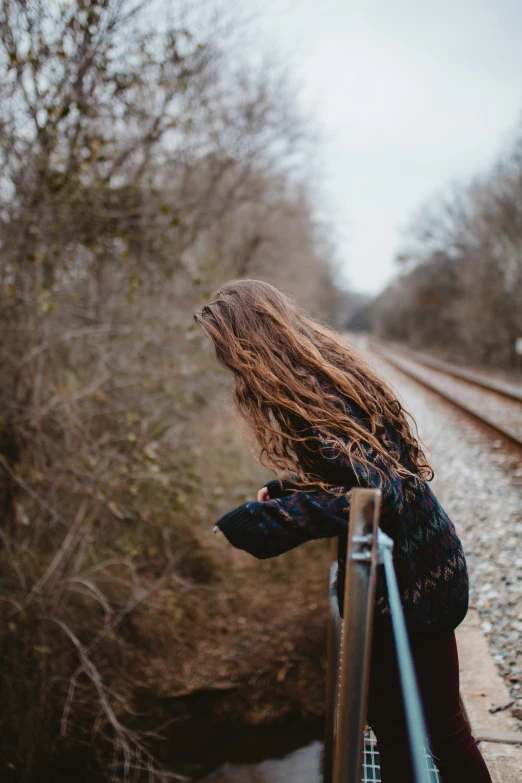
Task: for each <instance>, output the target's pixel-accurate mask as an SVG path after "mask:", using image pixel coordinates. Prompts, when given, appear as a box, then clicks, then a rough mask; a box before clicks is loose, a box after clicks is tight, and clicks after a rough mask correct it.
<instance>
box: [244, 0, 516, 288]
mask: <svg viewBox="0 0 522 783" xmlns="http://www.w3.org/2000/svg"><path fill="white" fill-rule="evenodd" d="M256 5H257V0H256ZM262 7H263V11H261V13H260V18H259V19H258V21H257V22H256V24H258V25H259V26H260V32H261V33H262V35H261V38H263V39H265V43H266V44H267V45H269V46H272V47H274V48H275V49H277V50H278V51H280V52H282V53H287V54H288V56H289V58H290V70H291V73H292V75H293V77H294V78H296V79H297V80H298V81H299V82H300V83H301V84H302V87H303V99H304V102H305V104H306V106H307V107H308V108H310V107H312V108H313V110H314V114H315V115H316V118H317V123H318V125H319V127H320V128H321V129H322V132H323V139H324V140H323V142H322V149H321V159H322V160H323V161H324V165H325V178H326V181H327V188H328V198H329V203H330V205H331V207H332V215H333V220H334V224H335V229H336V232H337V235H338V240H339V241H338V246H339V256H340V258H341V260H342V263H343V270H345V277H344V280H345V282H349V283H350V285H351V287H352V288H355V289H356V290H358V291H364V292H368V293H377V292H378V291H380V290H381V289H382V288H384V287H385V285H386V283H387V282H388V281H389V280H390V279H391V277H392V276H393V275H394V274H395V267H394V264H393V257H394V255H395V253H396V252H397V250H398V249H399V246H400V241H401V232H402V231H403V230H404V227H405V226H406V225H407V223H408V221H409V219H410V217H411V214H412V212H413V211H414V210H415V208H416V207H417V206H418V205H419V204H420V203H422V202H423V201H425V200H426V199H427V198H429V197H430V196H431V195H432V194H433V193H435V192H437V191H439V190H440V189H441V188H443V187H444V186H445V185H447V184H448V183H450V182H453V181H457V182H458V181H465V180H466V179H467V178H468V177H470V176H472V175H473V174H475V173H480V172H481V171H483V170H485V169H487V167H488V165H490V164H491V163H492V161H493V160H494V158H495V157H496V155H497V154H498V153H499V151H500V150H501V149H502V147H503V145H504V144H505V143H506V142H507V140H508V139H509V138H510V136H511V134H512V133H513V130H514V128H515V126H516V125H517V122H518V121H519V120H520V118H521V116H522V0H424V2H422V0H421V1H419V0H360V1H359V2H355V0H263V6H262Z"/></svg>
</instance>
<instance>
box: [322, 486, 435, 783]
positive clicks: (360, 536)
mask: <svg viewBox="0 0 522 783" xmlns="http://www.w3.org/2000/svg"><path fill="white" fill-rule="evenodd" d="M350 491H351V503H350V520H349V528H348V541H347V552H346V574H345V586H344V612H343V615H344V619H343V620H341V618H340V615H339V608H338V603H337V591H336V582H337V568H338V567H337V557H336V540H334V541H333V542H332V563H331V567H330V584H329V600H330V619H329V627H328V675H327V690H326V725H325V741H324V757H323V781H324V783H360V781H361V780H362V767H363V749H364V726H365V721H366V708H367V701H368V685H369V675H370V655H371V641H372V622H373V611H374V596H375V581H376V575H377V568H378V567H381V566H382V567H384V571H385V577H386V585H387V589H388V601H389V606H390V611H391V620H392V628H393V635H394V639H395V646H396V651H397V660H398V665H399V672H400V679H401V686H402V693H403V701H404V708H405V714H406V722H407V730H408V735H409V741H410V753H411V760H412V767H413V771H414V777H415V781H416V783H430V780H433V778H430V773H429V771H428V767H427V764H426V758H427V756H426V748H427V747H428V743H427V733H426V725H425V721H424V715H423V710H422V705H421V700H420V695H419V691H418V687H417V681H416V677H415V670H414V666H413V658H412V655H411V650H410V645H409V641H408V634H407V630H406V624H405V621H404V615H403V612H402V605H401V600H400V594H399V590H398V586H397V579H396V576H395V569H394V566H393V554H392V553H393V541H392V540H391V538H389V537H388V536H387V535H386V534H385V533H383V531H382V530H380V529H379V513H380V503H381V493H380V491H379V490H370V489H358V488H355V489H352V490H350Z"/></svg>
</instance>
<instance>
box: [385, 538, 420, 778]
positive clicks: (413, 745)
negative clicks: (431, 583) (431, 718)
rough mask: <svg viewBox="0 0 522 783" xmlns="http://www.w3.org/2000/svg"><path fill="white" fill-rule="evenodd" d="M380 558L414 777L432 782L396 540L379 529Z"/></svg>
mask: <svg viewBox="0 0 522 783" xmlns="http://www.w3.org/2000/svg"><path fill="white" fill-rule="evenodd" d="M378 542H379V561H380V562H383V563H384V570H385V574H386V584H387V587H388V601H389V604H390V612H391V619H392V626H393V633H394V636H395V649H396V651H397V660H398V663H399V672H400V678H401V686H402V695H403V700H404V712H405V713H406V723H407V727H408V737H409V740H410V753H411V761H412V766H413V772H414V776H415V783H430V774H429V772H428V769H427V766H426V760H425V757H424V748H427V747H428V742H427V731H426V724H425V722H424V713H423V710H422V704H421V699H420V694H419V688H418V685H417V679H416V677H415V669H414V666H413V658H412V654H411V649H410V643H409V640H408V634H407V631H406V623H405V621H404V614H403V611H402V604H401V599H400V594H399V588H398V586H397V577H396V576H395V568H394V566H393V556H392V549H393V541H392V539H391V538H390V537H389V536H387V535H386V534H385V533H383V531H382V530H379V536H378Z"/></svg>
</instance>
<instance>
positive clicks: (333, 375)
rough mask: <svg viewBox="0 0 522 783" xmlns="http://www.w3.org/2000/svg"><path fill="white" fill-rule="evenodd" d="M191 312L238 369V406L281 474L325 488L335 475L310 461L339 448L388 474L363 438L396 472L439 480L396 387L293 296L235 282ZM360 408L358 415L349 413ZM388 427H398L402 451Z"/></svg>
mask: <svg viewBox="0 0 522 783" xmlns="http://www.w3.org/2000/svg"><path fill="white" fill-rule="evenodd" d="M194 319H195V321H196V323H198V324H200V325H201V326H202V327H203V329H204V330H205V332H206V333H207V334H208V336H209V337H210V339H211V341H212V343H213V345H214V348H215V351H216V357H217V359H218V361H219V363H220V364H221V365H223V366H224V367H226V368H227V369H228V370H231V371H232V372H233V374H234V380H235V384H234V390H233V400H234V404H235V407H236V409H237V410H238V411H239V413H240V415H241V416H242V417H243V419H244V420H245V421H246V422H247V424H248V425H249V426H250V428H251V429H252V431H253V434H254V436H255V441H256V442H257V444H258V446H259V448H260V451H259V455H258V457H259V460H260V462H261V463H262V464H263V465H265V466H266V467H268V468H271V469H272V470H274V471H275V472H276V473H279V474H282V476H281V477H282V478H291V480H292V481H293V483H294V484H296V485H297V486H300V487H301V486H302V487H305V486H306V488H308V489H310V488H311V487H312V486H316V487H317V486H318V487H321V488H322V489H327V488H328V487H329V486H330V485H329V482H327V481H326V482H325V481H324V480H323V478H324V476H323V477H322V476H321V472H320V471H317V470H316V471H314V470H313V469H311V468H313V466H314V465H315V466H317V459H316V458H317V455H318V454H319V455H320V456H321V457H324V458H326V459H328V458H329V457H328V456H327V455H328V454H329V455H332V454H335V455H336V456H338V454H339V452H344V453H346V454H347V455H348V457H349V459H350V461H351V463H352V466H353V460H354V459H355V460H357V462H358V463H359V464H360V465H361V464H362V465H364V466H365V470H366V471H367V470H368V469H369V467H370V465H371V467H372V468H374V469H377V471H378V472H379V474H381V475H383V472H382V471H381V470H380V469H379V467H378V465H376V464H375V457H374V461H373V462H371V463H370V462H369V461H368V459H367V455H366V453H365V450H364V445H365V444H368V445H369V446H370V447H372V448H373V449H374V450H375V452H376V453H377V454H378V455H380V457H379V459H380V460H382V459H385V460H386V462H387V464H388V466H389V467H390V468H391V469H392V470H394V471H396V472H397V473H398V474H399V475H401V476H403V477H404V476H415V477H418V476H422V477H423V478H425V479H426V480H427V481H430V480H431V479H432V478H433V476H434V472H433V469H432V468H431V467H430V465H429V464H428V462H427V461H426V457H425V456H424V453H423V451H422V449H421V447H420V445H419V442H418V440H417V438H416V437H415V436H414V435H413V433H412V430H411V428H410V425H409V423H408V420H407V418H406V415H407V416H409V417H410V419H411V420H412V422H413V424H414V425H415V430H416V431H417V425H416V422H415V419H414V418H413V416H412V415H411V414H410V413H408V411H406V410H405V409H404V408H403V407H402V405H401V403H400V402H399V401H398V400H397V398H396V394H395V393H394V391H393V389H392V387H391V386H390V385H389V384H388V383H386V381H384V380H383V378H381V377H380V376H379V375H378V374H377V373H376V372H375V370H373V369H372V368H371V367H370V366H369V365H368V364H367V362H366V361H365V360H364V358H363V356H362V354H361V353H360V352H359V351H358V350H356V349H355V348H354V347H353V346H352V345H350V344H349V343H348V342H347V341H346V340H345V339H343V338H342V337H341V336H340V335H339V334H338V333H337V332H335V331H334V330H333V329H331V328H330V327H328V326H327V325H325V324H323V323H321V322H320V321H318V320H316V319H314V318H312V317H311V316H310V315H309V314H308V313H306V312H305V311H304V309H303V308H300V307H298V306H297V304H296V303H295V302H294V301H293V300H292V299H291V297H289V296H287V295H286V294H283V293H282V292H281V291H279V290H278V289H277V288H274V286H272V285H270V284H269V283H266V282H264V281H262V280H252V279H237V280H230V281H229V282H227V283H225V284H224V285H222V286H221V287H220V288H218V290H217V291H215V292H214V293H213V294H212V296H211V297H210V299H209V301H208V302H207V304H206V305H205V306H204V307H203V308H202V309H201V310H200V311H198V312H197V313H196V314H195V315H194ZM343 398H344V401H343ZM346 401H347V402H348V407H346ZM353 406H355V410H356V411H357V413H358V415H357V418H355V417H354V416H353V415H350V409H351V408H352V409H353ZM361 417H362V418H363V419H364V421H362V423H361ZM390 427H391V428H393V429H394V430H395V431H396V433H398V435H399V439H398V441H399V444H400V447H399V449H397V448H396V443H393V442H392V440H393V441H397V438H396V437H394V438H392V439H390V437H389V431H388V432H387V429H388V430H389V428H390ZM314 459H315V462H314Z"/></svg>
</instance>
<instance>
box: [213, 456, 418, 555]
mask: <svg viewBox="0 0 522 783" xmlns="http://www.w3.org/2000/svg"><path fill="white" fill-rule="evenodd" d="M364 451H365V455H366V459H368V460H369V462H370V466H369V467H364V466H363V465H362V464H359V463H357V461H355V460H354V461H350V459H349V457H348V456H347V455H346V454H344V453H343V454H340V455H339V456H335V457H332V454H331V452H330V453H329V458H328V463H329V467H330V468H332V467H334V468H335V472H336V475H340V474H341V473H342V471H343V470H344V475H345V476H346V481H345V483H343V484H337V485H335V486H331V487H330V488H329V490H324V491H323V490H316V491H310V492H308V491H302V490H298V491H293V492H291V493H290V494H287V495H285V496H283V497H277V498H273V499H272V496H271V499H270V500H267V501H250V502H247V503H243V504H242V505H241V506H239V507H238V508H236V509H234V510H233V511H230V512H229V513H228V514H225V515H224V516H223V517H221V519H219V520H218V521H217V523H216V525H217V527H219V528H220V530H221V531H222V532H223V533H224V535H225V536H226V537H227V539H228V540H229V541H230V543H231V544H232V545H233V546H235V547H237V548H238V549H243V550H245V551H246V552H249V553H250V554H251V555H253V556H254V557H258V558H262V559H264V558H269V557H276V556H277V555H280V554H282V553H283V552H287V551H289V550H290V549H293V548H295V547H296V546H299V545H300V544H303V543H304V542H305V541H310V540H313V539H318V538H330V537H332V536H337V535H339V534H340V532H341V531H342V530H343V529H346V528H347V526H348V518H349V513H350V498H351V492H350V490H351V489H352V488H353V487H354V486H362V487H370V488H374V489H380V490H381V492H382V497H381V521H382V523H383V524H382V525H381V526H382V527H383V529H384V530H385V531H386V532H388V530H386V519H387V518H392V517H394V516H395V515H396V513H397V512H400V509H401V506H402V500H403V498H402V481H401V479H400V476H398V474H396V473H395V472H392V471H391V469H390V468H389V466H388V464H387V462H386V460H385V459H384V458H382V457H381V455H378V454H376V453H375V452H374V451H373V449H372V448H371V447H370V446H365V447H364ZM324 453H325V454H328V450H326V451H325V452H324ZM333 463H335V464H333ZM377 465H378V467H379V470H377V468H376V466H377ZM276 481H279V480H278V479H276ZM269 483H271V482H269ZM269 494H270V490H269Z"/></svg>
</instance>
